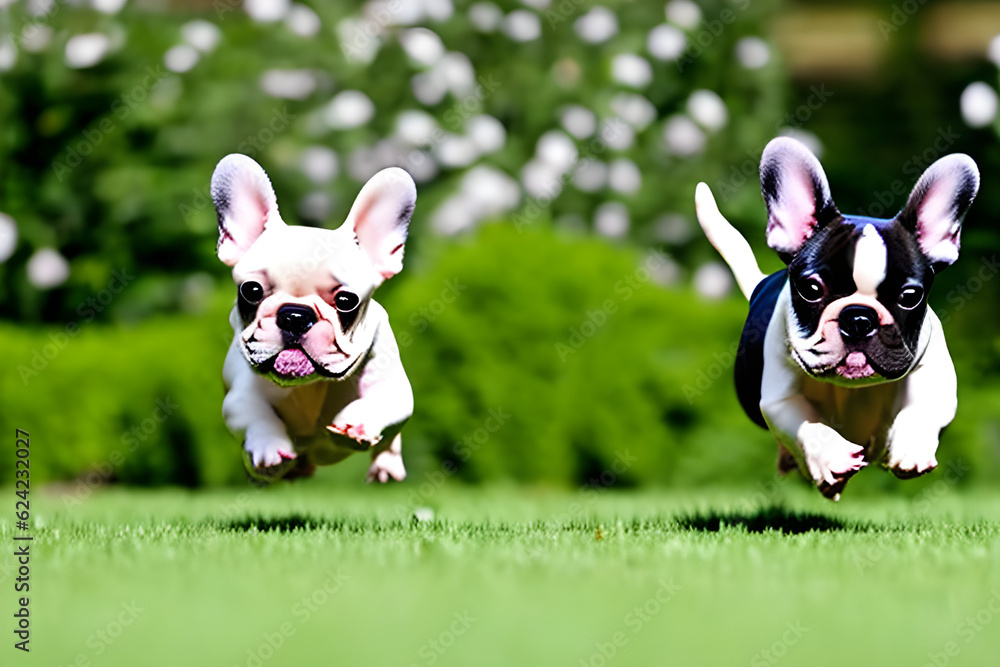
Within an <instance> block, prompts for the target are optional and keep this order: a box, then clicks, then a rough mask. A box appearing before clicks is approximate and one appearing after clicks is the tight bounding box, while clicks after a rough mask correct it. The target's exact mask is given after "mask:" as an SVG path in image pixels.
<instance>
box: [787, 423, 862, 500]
mask: <svg viewBox="0 0 1000 667" xmlns="http://www.w3.org/2000/svg"><path fill="white" fill-rule="evenodd" d="M798 435H799V445H800V446H801V447H802V452H803V454H804V455H805V460H806V466H807V467H808V468H809V474H810V476H812V478H813V482H815V483H816V486H817V487H818V488H819V490H820V492H822V494H823V495H824V496H826V497H827V498H833V499H835V500H836V499H838V498H839V497H840V492H841V491H843V490H844V486H845V485H846V484H847V481H848V480H849V479H850V478H851V477H852V476H853V475H854V474H855V473H856V472H858V471H859V470H861V469H862V468H864V467H865V466H866V465H868V462H867V461H865V459H864V453H865V450H864V448H863V447H860V446H858V445H856V444H854V443H853V442H850V441H848V440H846V439H845V438H844V437H843V436H842V435H840V434H839V433H837V432H836V431H834V430H833V429H832V428H830V427H829V426H827V425H825V424H803V426H802V428H800V429H799V434H798Z"/></svg>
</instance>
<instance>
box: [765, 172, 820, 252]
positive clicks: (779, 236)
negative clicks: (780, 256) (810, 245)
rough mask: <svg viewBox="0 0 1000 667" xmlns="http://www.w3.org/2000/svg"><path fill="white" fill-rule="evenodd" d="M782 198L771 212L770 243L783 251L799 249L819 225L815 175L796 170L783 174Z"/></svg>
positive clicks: (768, 228) (768, 241)
mask: <svg viewBox="0 0 1000 667" xmlns="http://www.w3.org/2000/svg"><path fill="white" fill-rule="evenodd" d="M781 186H782V187H781V194H780V199H779V200H778V201H777V202H775V205H774V207H773V209H772V211H771V218H772V219H771V220H769V221H768V225H767V243H768V245H769V246H771V247H772V248H774V249H776V250H779V251H784V252H796V251H797V250H798V249H799V248H801V247H802V244H803V243H805V241H806V239H808V238H809V237H810V236H812V233H813V229H815V228H816V193H815V190H814V188H813V179H812V177H811V176H810V175H809V174H808V173H806V172H804V171H802V170H794V171H792V172H791V173H789V172H785V173H784V174H782V183H781Z"/></svg>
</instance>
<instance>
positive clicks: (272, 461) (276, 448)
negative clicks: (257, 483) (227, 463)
mask: <svg viewBox="0 0 1000 667" xmlns="http://www.w3.org/2000/svg"><path fill="white" fill-rule="evenodd" d="M243 449H244V451H245V452H246V464H247V470H248V472H250V474H251V475H254V476H255V477H262V478H267V479H274V478H276V477H280V476H281V475H283V474H284V473H285V472H287V471H288V470H289V469H290V468H291V467H292V466H293V465H294V464H295V456H296V455H295V450H294V449H293V448H292V443H290V442H287V441H285V440H283V439H282V438H261V437H250V436H249V435H248V436H247V439H246V441H245V442H244V443H243Z"/></svg>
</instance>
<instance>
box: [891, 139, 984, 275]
mask: <svg viewBox="0 0 1000 667" xmlns="http://www.w3.org/2000/svg"><path fill="white" fill-rule="evenodd" d="M978 191H979V169H978V168H977V167H976V163H975V162H973V161H972V158H970V157H969V156H968V155H963V154H961V153H955V154H952V155H946V156H945V157H943V158H941V159H940V160H938V161H937V162H935V163H934V164H932V165H931V166H930V167H928V168H927V171H925V172H924V174H923V176H921V177H920V180H919V181H917V184H916V185H915V186H913V192H911V193H910V198H909V199H908V200H907V202H906V206H905V207H904V208H903V210H902V212H900V214H899V216H898V218H897V219H898V220H899V222H900V223H901V224H902V225H903V227H905V228H906V229H909V230H910V231H911V232H913V233H914V234H916V236H917V240H918V241H919V242H920V249H921V251H922V252H923V253H924V256H925V257H927V259H929V260H930V261H931V263H932V264H933V265H934V267H935V268H936V269H941V268H944V267H945V266H947V265H949V264H951V263H952V262H954V261H955V260H956V259H958V247H959V245H960V242H959V236H960V234H961V231H962V218H964V217H965V213H966V211H968V210H969V206H970V205H971V204H972V200H973V199H974V198H975V197H976V193H977V192H978Z"/></svg>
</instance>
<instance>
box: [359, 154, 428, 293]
mask: <svg viewBox="0 0 1000 667" xmlns="http://www.w3.org/2000/svg"><path fill="white" fill-rule="evenodd" d="M416 203H417V186H416V185H415V184H414V183H413V179H412V178H410V175H409V174H408V173H406V172H405V171H403V170H402V169H399V168H398V167H391V168H389V169H383V170H382V171H380V172H379V173H377V174H375V175H374V176H372V177H371V180H369V181H368V182H367V183H365V187H363V188H361V192H360V193H359V194H358V198H357V199H355V200H354V206H352V207H351V212H350V213H349V214H348V216H347V220H346V221H345V222H344V225H343V226H344V227H346V228H347V229H351V230H353V231H354V234H355V236H356V237H357V239H358V245H359V246H361V249H362V250H364V251H365V252H366V253H367V254H368V257H369V259H370V260H371V262H372V266H374V267H375V270H376V271H377V272H378V273H379V275H381V276H382V279H383V280H386V279H388V278H391V277H392V276H394V275H396V274H397V273H399V272H400V271H401V270H402V268H403V244H404V243H406V232H407V229H408V228H409V225H410V216H412V215H413V207H414V206H415V205H416Z"/></svg>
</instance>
